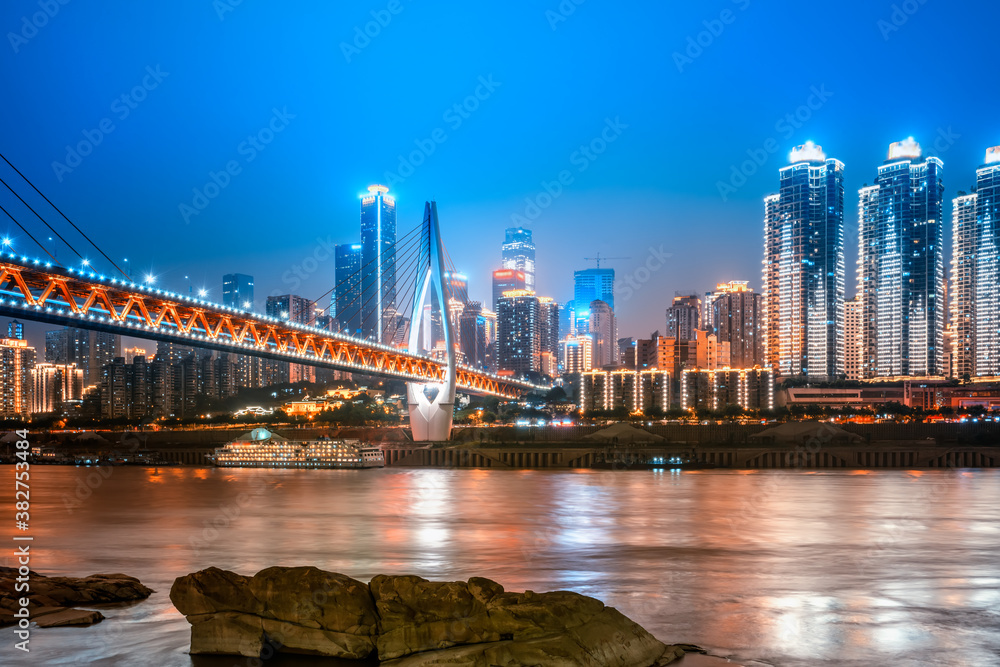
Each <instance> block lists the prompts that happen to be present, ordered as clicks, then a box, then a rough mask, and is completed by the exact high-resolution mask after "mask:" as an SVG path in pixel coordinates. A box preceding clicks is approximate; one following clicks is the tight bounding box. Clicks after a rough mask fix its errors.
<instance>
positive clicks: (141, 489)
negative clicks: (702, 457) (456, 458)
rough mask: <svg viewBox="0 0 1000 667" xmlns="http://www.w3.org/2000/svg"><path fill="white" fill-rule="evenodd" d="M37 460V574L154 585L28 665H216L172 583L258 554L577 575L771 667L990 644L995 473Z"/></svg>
mask: <svg viewBox="0 0 1000 667" xmlns="http://www.w3.org/2000/svg"><path fill="white" fill-rule="evenodd" d="M37 470H38V472H37V473H35V472H34V471H33V476H32V482H33V491H34V493H32V500H33V502H34V503H35V505H34V507H33V510H34V511H33V518H35V522H34V524H33V527H34V531H35V533H34V534H35V540H36V541H35V544H34V546H33V549H34V550H35V552H36V554H35V560H33V562H32V566H33V568H34V569H36V570H38V571H40V572H43V573H47V574H74V575H82V574H90V573H93V572H119V571H120V572H126V573H129V574H133V575H135V576H138V577H139V578H140V579H142V580H143V581H144V582H145V583H147V585H149V586H151V587H152V588H154V589H156V590H157V593H156V594H155V595H154V596H153V598H151V599H150V600H149V601H147V602H145V603H141V604H138V605H132V606H128V607H120V608H115V609H110V610H107V611H106V612H105V615H106V616H107V617H108V618H109V620H108V621H107V622H105V623H103V624H101V625H99V626H96V627H94V628H89V629H72V628H64V629H52V630H39V631H38V632H37V633H36V634H35V635H34V636H33V639H37V648H36V646H35V645H34V642H33V651H32V653H31V662H30V663H29V662H24V661H23V660H22V661H21V662H20V663H19V662H17V661H18V660H21V658H20V657H19V656H10V650H9V647H8V646H3V647H0V658H2V662H3V663H4V664H7V663H8V657H10V661H9V662H10V664H74V665H75V664H85V663H86V661H88V660H91V661H96V662H99V663H100V664H123V665H124V664H157V665H184V666H190V665H192V664H198V665H204V666H206V667H208V666H209V665H216V664H219V665H221V664H227V665H228V664H232V660H229V661H228V662H225V663H223V662H217V661H215V662H213V660H214V659H205V660H198V661H197V662H196V663H193V662H192V660H191V658H190V657H189V656H187V655H186V654H185V653H184V650H185V648H186V646H187V641H188V626H187V623H186V622H185V621H184V619H183V618H182V617H181V616H180V615H178V614H177V613H176V611H174V610H173V608H172V607H171V606H170V603H169V601H168V600H167V592H168V590H169V587H170V584H171V582H172V581H173V579H174V577H176V576H178V575H180V574H184V573H187V572H190V571H193V570H197V569H201V568H204V567H207V566H209V565H216V566H219V567H223V568H227V569H233V570H236V571H239V572H244V573H252V572H255V571H257V570H259V569H262V568H264V567H267V566H270V565H275V564H280V565H297V564H314V565H317V566H319V567H323V568H326V569H330V570H336V571H341V572H346V573H348V574H350V575H352V576H355V577H357V578H359V579H363V580H367V579H368V578H370V577H372V576H374V575H375V574H378V573H380V572H393V573H403V572H405V573H415V574H419V575H422V576H425V577H429V578H438V579H446V578H467V577H469V576H474V575H482V576H489V577H492V578H494V579H497V580H498V581H500V582H501V583H503V584H504V585H505V586H507V587H508V588H510V589H512V590H523V589H533V590H554V589H560V588H563V589H572V590H577V591H580V592H582V593H586V594H589V595H594V596H596V597H599V598H601V599H603V600H605V601H607V602H608V603H609V604H612V605H614V606H616V607H618V608H620V609H621V610H622V611H624V612H625V613H626V614H628V615H630V616H632V617H633V618H635V619H636V620H637V621H639V622H640V623H642V624H643V625H644V626H646V627H647V628H649V629H650V630H651V631H652V632H653V633H654V634H656V635H657V636H659V637H661V638H662V639H665V640H674V641H689V642H694V643H699V644H702V645H704V646H707V647H710V648H712V649H713V650H714V651H716V652H719V653H720V654H724V655H731V656H734V657H736V658H738V659H740V660H751V659H754V658H759V659H761V660H764V661H766V662H768V663H770V664H778V665H857V664H889V663H891V664H942V665H949V664H955V665H977V664H991V662H995V658H996V655H998V654H1000V630H998V623H997V619H998V617H1000V559H998V558H997V555H998V553H1000V484H998V483H997V482H998V481H1000V475H998V474H997V472H996V471H960V472H950V471H850V472H848V471H844V472H816V473H796V472H792V471H767V472H754V473H747V472H742V471H741V472H736V471H733V472H729V471H709V472H697V473H691V472H685V473H677V472H670V471H660V472H639V471H636V472H612V471H601V472H598V471H575V472H570V471H567V472H559V473H556V472H541V471H494V470H429V469H428V470H420V469H413V470H406V469H399V470H393V469H387V470H379V471H372V470H363V471H355V470H330V471H322V470H316V471H294V470H287V471H267V470H245V471H241V470H231V469H226V470H217V469H192V468H169V467H168V468H161V469H159V470H154V469H141V468H115V469H110V474H107V476H106V477H105V476H101V475H98V476H92V477H88V475H91V473H93V472H94V469H89V470H88V469H82V468H81V469H77V468H69V467H46V468H39V469H37ZM859 473H860V474H859ZM88 479H90V481H91V482H94V484H93V485H90V483H89V482H88ZM81 483H82V484H83V486H82V487H81V486H80V484H81ZM81 488H82V489H84V491H79V492H78V490H79V489H81ZM86 490H89V491H90V493H89V494H86V493H85V491H86ZM36 494H37V495H36ZM78 496H84V497H82V498H81V497H78ZM36 498H37V500H36ZM4 530H5V531H9V530H10V528H9V526H6V525H5V526H4ZM6 539H8V540H9V539H10V535H9V532H8V533H6ZM288 664H306V663H288ZM316 664H330V663H328V662H327V663H323V662H317V663H316Z"/></svg>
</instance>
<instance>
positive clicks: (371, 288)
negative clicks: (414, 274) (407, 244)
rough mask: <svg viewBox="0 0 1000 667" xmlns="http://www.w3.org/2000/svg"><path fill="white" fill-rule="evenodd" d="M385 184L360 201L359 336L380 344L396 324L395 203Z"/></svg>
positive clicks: (391, 335)
mask: <svg viewBox="0 0 1000 667" xmlns="http://www.w3.org/2000/svg"><path fill="white" fill-rule="evenodd" d="M388 192H389V188H387V187H385V186H384V185H372V186H369V188H368V194H367V195H366V196H364V197H363V198H362V199H361V269H362V270H361V335H362V336H363V337H364V338H367V339H369V340H375V341H378V342H387V341H383V337H388V338H391V337H393V336H394V334H395V331H394V326H393V325H394V324H395V321H396V200H395V199H393V198H392V197H391V196H389V194H388Z"/></svg>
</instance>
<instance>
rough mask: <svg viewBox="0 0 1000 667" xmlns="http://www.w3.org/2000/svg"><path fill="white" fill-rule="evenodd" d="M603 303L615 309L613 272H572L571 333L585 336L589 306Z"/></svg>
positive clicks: (598, 270) (588, 319)
mask: <svg viewBox="0 0 1000 667" xmlns="http://www.w3.org/2000/svg"><path fill="white" fill-rule="evenodd" d="M594 301H603V302H604V303H606V304H607V305H608V307H609V308H611V310H612V312H614V309H615V270H614V269H584V270H583V271H574V272H573V304H574V314H573V317H574V318H575V319H576V322H575V326H576V330H575V331H574V332H573V333H578V334H586V333H588V332H589V326H590V311H589V307H590V304H591V303H592V302H594Z"/></svg>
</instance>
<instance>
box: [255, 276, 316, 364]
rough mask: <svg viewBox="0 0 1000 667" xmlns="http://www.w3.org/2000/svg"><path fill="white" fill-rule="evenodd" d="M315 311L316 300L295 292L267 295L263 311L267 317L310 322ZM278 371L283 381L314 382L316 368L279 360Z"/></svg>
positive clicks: (304, 322) (301, 322)
mask: <svg viewBox="0 0 1000 667" xmlns="http://www.w3.org/2000/svg"><path fill="white" fill-rule="evenodd" d="M315 311H316V302H315V301H311V300H309V299H306V298H305V297H301V296H297V295H295V294H282V295H281V296H269V297H267V303H266V304H265V313H266V314H267V316H268V317H276V318H278V319H280V320H283V321H286V322H296V323H298V324H310V325H311V324H312V320H313V317H314V315H315ZM278 363H279V364H280V366H279V368H280V373H281V375H282V376H284V377H283V378H282V380H283V381H284V382H315V381H316V369H315V367H313V366H306V365H304V364H289V363H288V362H285V361H281V362H278Z"/></svg>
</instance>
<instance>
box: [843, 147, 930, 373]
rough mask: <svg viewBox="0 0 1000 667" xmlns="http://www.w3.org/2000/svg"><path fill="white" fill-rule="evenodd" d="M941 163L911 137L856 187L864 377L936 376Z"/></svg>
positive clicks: (891, 152)
mask: <svg viewBox="0 0 1000 667" xmlns="http://www.w3.org/2000/svg"><path fill="white" fill-rule="evenodd" d="M943 167H944V164H943V163H942V162H941V160H939V159H938V158H935V157H928V158H924V159H921V150H920V145H919V144H917V143H916V142H915V141H914V140H913V139H912V138H910V139H907V140H905V141H900V142H897V143H894V144H892V145H890V146H889V156H888V159H887V160H886V161H885V162H884V163H883V164H882V166H880V167H879V168H878V175H877V176H876V178H875V185H873V186H871V187H867V188H863V189H862V190H861V192H860V194H861V202H860V204H859V209H860V210H859V219H860V222H861V233H860V235H859V250H858V251H859V257H858V292H859V293H860V294H861V300H862V320H863V322H862V336H863V343H862V345H863V349H862V356H863V359H862V361H863V364H864V368H863V369H862V371H863V373H864V376H865V377H895V376H906V375H910V376H922V375H942V374H944V372H945V369H944V322H945V309H946V304H945V302H944V252H943V250H944V248H943V240H944V231H943V226H942V220H941V215H942V201H943V197H944V184H943V183H942V182H941V171H942V169H943Z"/></svg>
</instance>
